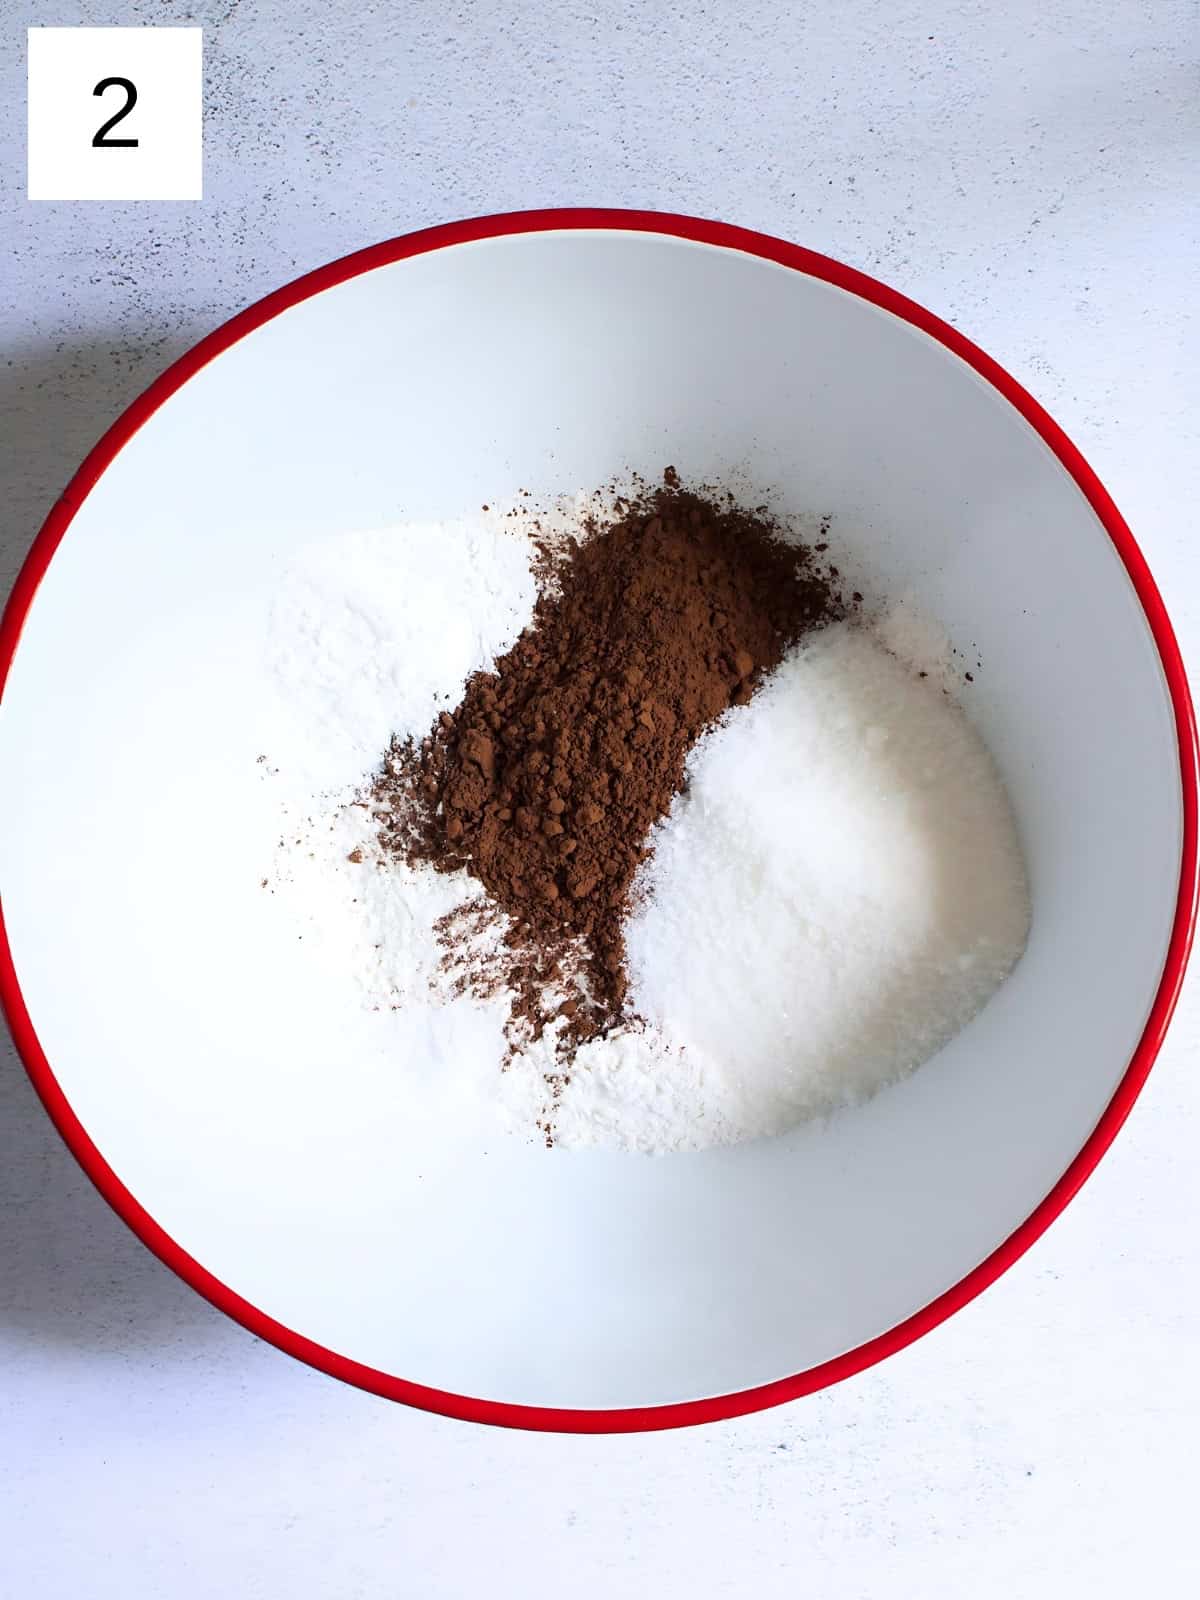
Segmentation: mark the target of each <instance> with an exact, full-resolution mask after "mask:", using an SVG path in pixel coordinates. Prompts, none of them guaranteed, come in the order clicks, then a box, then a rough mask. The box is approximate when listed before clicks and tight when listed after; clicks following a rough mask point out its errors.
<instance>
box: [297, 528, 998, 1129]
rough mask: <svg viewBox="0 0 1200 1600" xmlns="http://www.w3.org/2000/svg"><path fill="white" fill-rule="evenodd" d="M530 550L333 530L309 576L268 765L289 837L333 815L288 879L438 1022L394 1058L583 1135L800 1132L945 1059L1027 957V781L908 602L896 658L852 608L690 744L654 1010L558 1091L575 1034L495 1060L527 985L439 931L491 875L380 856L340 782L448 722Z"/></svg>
mask: <svg viewBox="0 0 1200 1600" xmlns="http://www.w3.org/2000/svg"><path fill="white" fill-rule="evenodd" d="M572 510H573V508H572V507H571V506H567V507H565V508H563V511H562V514H563V516H564V518H566V519H567V520H569V518H570V515H571V512H572ZM531 556H532V549H531V547H530V545H529V542H528V539H527V538H526V536H525V534H524V532H523V531H522V528H521V523H520V519H519V518H517V519H514V518H507V517H505V516H503V515H501V514H500V513H498V512H494V513H492V514H490V515H489V516H487V517H480V518H477V519H470V520H464V521H461V522H456V523H445V524H436V525H433V524H431V525H422V526H409V527H405V528H402V529H394V530H385V531H382V532H372V533H365V534H354V535H347V536H343V537H341V538H338V539H333V540H329V541H324V542H322V544H321V545H320V546H319V547H316V548H314V549H313V550H312V551H311V552H310V553H309V554H308V555H307V556H306V558H305V559H304V560H302V561H301V562H300V563H299V564H298V565H297V567H296V569H295V570H294V572H293V573H292V574H291V575H290V576H289V579H288V581H287V583H286V585H285V587H284V590H283V592H282V594H281V596H280V599H279V602H278V604H277V606H276V610H275V616H274V621H273V629H272V640H271V655H272V663H273V667H274V670H275V674H276V678H277V681H278V684H279V687H280V689H281V691H282V697H283V700H284V702H285V704H286V707H287V708H288V710H287V719H286V721H287V727H286V729H285V730H283V731H282V732H281V738H280V741H279V749H278V751H277V752H274V753H273V756H272V760H273V762H274V767H273V769H272V770H275V769H276V768H278V769H286V774H287V775H288V776H289V777H290V778H291V782H289V784H288V786H287V792H289V793H290V794H291V795H292V800H291V802H290V806H289V809H288V812H287V816H286V820H287V822H288V823H289V826H288V827H287V829H286V833H287V836H288V837H291V836H293V835H294V834H295V831H296V830H295V828H294V827H293V826H291V824H293V823H294V822H295V821H296V817H297V814H298V811H304V812H306V814H307V816H310V817H312V818H313V819H314V820H313V826H312V827H311V828H309V827H307V826H306V827H305V829H304V833H305V847H304V848H303V849H299V850H298V849H295V848H292V847H288V848H286V849H285V850H284V851H283V852H282V853H281V859H280V862H279V865H278V870H277V872H276V874H275V876H274V878H273V887H275V888H276V890H277V892H278V894H279V896H280V899H281V912H282V914H283V915H285V916H286V917H288V918H291V919H293V920H298V921H301V922H302V923H303V925H304V928H305V937H306V938H309V939H315V940H317V941H318V943H319V944H320V947H321V950H322V954H323V957H325V958H326V959H327V962H328V966H329V970H330V972H331V973H332V974H335V975H336V979H337V981H336V983H334V986H333V988H332V990H331V992H332V993H335V994H338V995H340V996H341V1003H343V1004H345V1005H346V1006H348V1007H354V1008H356V1009H357V1010H358V1011H359V1012H360V1013H361V1011H362V1009H363V1008H364V1007H365V1008H366V1009H367V1010H368V1011H375V1012H377V1013H378V1015H379V1019H380V1026H381V1027H383V1026H385V1025H386V1021H387V1018H388V1017H389V1016H391V1015H393V1014H394V1013H395V1012H396V1011H397V1010H400V1011H402V1012H403V1013H404V1015H405V1016H406V1017H409V1018H413V1019H416V1020H417V1021H418V1022H419V1023H420V1030H419V1031H420V1035H421V1037H422V1038H423V1039H424V1041H425V1049H426V1053H427V1056H428V1060H426V1061H424V1062H423V1063H422V1064H421V1065H420V1068H419V1071H418V1069H416V1068H414V1067H412V1065H411V1063H408V1062H407V1061H405V1062H397V1071H413V1072H414V1073H415V1074H416V1075H417V1076H419V1079H420V1082H421V1085H422V1093H425V1094H432V1095H438V1094H440V1095H442V1096H443V1097H444V1098H445V1099H446V1101H447V1103H451V1102H453V1103H455V1104H456V1105H457V1106H462V1105H463V1103H464V1100H471V1101H472V1102H475V1101H478V1102H479V1104H478V1105H477V1106H476V1107H475V1109H476V1111H478V1112H479V1114H480V1115H481V1116H483V1117H484V1118H485V1120H486V1119H487V1118H488V1117H490V1118H491V1119H492V1120H493V1122H494V1124H495V1125H496V1126H498V1127H500V1126H502V1127H504V1128H506V1129H508V1130H509V1131H515V1132H516V1133H518V1134H519V1135H522V1136H524V1137H542V1134H541V1133H540V1132H539V1129H538V1125H539V1123H545V1122H546V1120H547V1118H549V1123H550V1126H551V1128H552V1131H553V1137H554V1142H555V1144H556V1146H558V1147H560V1148H572V1147H582V1146H588V1145H593V1146H607V1147H610V1148H618V1149H628V1150H637V1151H646V1152H655V1151H666V1150H686V1149H699V1148H704V1147H706V1146H709V1145H713V1144H722V1143H729V1142H734V1141H737V1140H740V1139H746V1138H752V1137H756V1136H759V1135H764V1134H771V1133H777V1132H780V1131H782V1130H783V1129H785V1128H787V1127H789V1126H791V1125H792V1124H794V1123H795V1122H796V1121H797V1120H799V1119H800V1118H803V1117H807V1116H811V1115H814V1114H819V1113H822V1112H826V1111H829V1110H832V1109H834V1108H836V1107H837V1106H839V1105H842V1104H845V1103H847V1102H850V1101H853V1100H856V1099H859V1098H862V1097H864V1096H865V1095H868V1094H870V1093H872V1092H874V1091H875V1090H876V1089H878V1088H880V1087H882V1086H883V1085H884V1084H886V1083H888V1082H891V1081H893V1080H895V1079H896V1078H898V1077H900V1076H902V1075H903V1074H905V1073H906V1072H908V1071H910V1070H912V1068H914V1067H916V1066H917V1065H919V1064H920V1062H921V1061H923V1060H925V1059H927V1058H928V1056H929V1055H931V1054H932V1053H933V1052H934V1051H935V1050H937V1049H938V1048H939V1047H940V1046H941V1045H942V1044H944V1043H945V1042H946V1041H947V1040H948V1039H949V1038H950V1037H952V1036H953V1035H954V1034H955V1033H956V1032H958V1031H959V1029H960V1028H961V1027H963V1026H964V1025H965V1023H966V1022H968V1021H969V1020H970V1018H971V1017H972V1016H973V1015H974V1013H975V1012H976V1011H977V1010H978V1009H979V1007H980V1006H981V1005H982V1004H983V1003H984V1002H985V1001H986V999H987V998H988V996H989V995H990V994H991V992H992V991H993V990H994V989H995V988H996V986H997V985H998V984H999V983H1000V982H1001V981H1002V979H1003V978H1004V976H1005V975H1006V974H1007V972H1008V971H1009V970H1010V969H1011V967H1012V966H1013V964H1014V963H1015V961H1016V960H1017V958H1018V956H1019V954H1020V952H1021V950H1022V948H1023V946H1024V942H1025V937H1026V933H1027V930H1028V922H1029V902H1028V893H1027V888H1026V883H1025V876H1024V868H1023V863H1022V860H1021V855H1020V851H1019V848H1018V845H1017V841H1016V836H1015V830H1014V826H1013V822H1012V817H1011V813H1010V810H1009V806H1008V801H1007V797H1006V795H1005V793H1004V790H1003V788H1002V786H1001V784H1000V781H999V778H998V776H997V774H996V772H995V769H994V767H993V765H992V762H991V759H990V757H989V755H988V753H987V751H986V750H985V748H984V746H983V745H982V743H981V741H980V740H979V738H978V735H977V734H976V733H975V732H974V730H973V729H972V727H971V726H970V724H969V723H968V721H967V719H966V717H965V716H964V715H963V713H962V711H961V710H960V709H959V708H958V706H957V705H956V703H955V702H954V701H953V700H952V699H951V698H949V697H948V696H947V695H946V694H945V693H943V688H942V685H943V683H945V682H948V681H949V677H950V672H951V668H950V654H949V650H948V647H947V646H946V644H945V641H944V639H942V638H941V636H940V633H939V632H938V631H937V630H936V629H930V627H929V625H928V624H927V623H925V622H923V621H922V620H921V619H920V618H919V616H918V614H917V613H916V612H915V611H914V610H913V609H912V608H911V607H903V608H898V607H893V608H892V609H891V611H889V612H888V613H886V614H885V617H884V619H883V620H882V621H881V623H879V624H878V625H877V631H878V634H879V635H881V636H882V637H883V638H885V639H888V640H889V643H890V644H891V645H892V647H893V648H894V649H895V650H896V652H897V653H896V654H893V653H891V651H889V650H888V649H885V648H884V647H883V646H882V645H881V644H880V643H879V642H878V638H877V637H875V636H873V634H872V632H870V631H868V630H866V629H864V628H856V627H850V626H847V625H845V624H840V625H837V626H836V627H833V628H830V629H828V630H827V631H826V632H825V633H823V634H821V635H818V636H817V637H816V638H814V639H813V640H811V641H809V642H808V643H807V644H806V645H805V646H802V647H801V648H799V649H798V650H796V651H794V652H792V654H791V655H790V656H789V657H788V659H787V660H785V662H784V663H783V664H782V665H781V667H780V668H779V669H778V670H777V671H776V672H775V673H774V674H773V675H772V677H771V679H770V680H769V681H768V682H767V683H766V684H765V685H764V686H763V687H762V689H761V690H760V691H759V693H758V695H757V696H756V697H755V698H754V700H753V701H752V702H751V703H750V704H749V705H748V706H746V707H743V708H740V709H738V710H736V711H734V712H732V713H730V714H729V715H728V716H727V717H726V718H725V719H724V721H723V722H722V723H721V724H720V725H718V726H717V727H716V728H715V729H713V730H712V731H711V732H710V733H709V734H708V735H707V736H706V737H705V738H704V739H703V740H701V741H700V742H699V744H698V745H697V746H696V747H695V749H694V750H693V751H692V753H691V756H690V759H689V763H688V773H689V779H690V783H689V787H688V791H687V793H686V795H685V796H681V797H679V798H677V800H676V803H675V806H674V807H673V809H672V812H671V814H670V816H669V817H667V818H666V819H665V820H664V821H663V823H661V824H660V825H659V827H658V828H657V829H656V831H655V835H654V839H653V843H654V847H655V849H654V855H653V857H652V859H651V860H650V862H649V863H648V864H647V867H646V868H645V869H643V872H642V874H641V876H640V877H639V880H638V882H637V885H636V891H637V897H638V905H637V909H636V911H635V914H634V915H633V916H632V918H631V920H630V925H629V929H628V938H629V970H630V977H631V996H630V998H631V1002H632V1005H633V1007H634V1009H635V1010H636V1011H637V1012H638V1013H639V1014H640V1015H641V1016H642V1017H643V1018H644V1019H645V1022H644V1025H642V1026H639V1027H636V1028H631V1029H629V1030H627V1031H626V1032H624V1033H623V1034H620V1035H617V1036H613V1037H610V1038H608V1039H606V1040H601V1041H596V1042H594V1043H592V1044H589V1045H587V1046H585V1047H584V1048H583V1049H581V1050H580V1051H579V1052H578V1054H577V1056H576V1058H575V1061H574V1064H573V1067H572V1070H571V1076H570V1082H569V1084H568V1085H567V1087H566V1088H565V1090H564V1091H563V1093H562V1096H561V1098H560V1099H559V1100H558V1101H557V1102H556V1103H554V1104H553V1105H552V1106H551V1105H550V1103H549V1101H548V1098H547V1091H546V1076H547V1074H550V1073H553V1072H554V1071H555V1070H556V1065H557V1064H556V1063H555V1061H554V1058H553V1050H552V1043H551V1041H549V1040H547V1041H544V1042H543V1043H542V1044H541V1045H538V1046H534V1047H532V1048H531V1049H530V1050H529V1051H528V1052H527V1053H526V1054H525V1055H523V1056H521V1057H519V1058H518V1059H517V1060H516V1061H515V1062H513V1063H512V1064H511V1065H510V1066H509V1067H508V1069H507V1070H505V1071H504V1072H501V1070H500V1061H501V1057H502V1055H503V1050H504V1044H503V1034H502V1026H503V1020H504V1015H505V1012H506V1009H507V1006H506V1002H505V1000H504V999H503V997H500V998H498V999H496V1000H493V1001H489V1002H481V1001H477V1000H474V999H471V998H469V997H463V996H455V995H454V994H453V993H452V992H450V990H449V988H448V986H447V983H446V980H445V977H444V974H443V973H442V972H441V970H440V965H439V963H440V958H441V953H442V952H441V950H440V948H439V946H438V944H437V941H436V936H435V931H434V924H435V922H436V921H437V919H438V917H440V916H442V915H443V914H444V913H446V912H448V911H450V910H452V909H454V908H455V907H457V906H459V905H461V904H462V903H463V902H465V901H467V900H469V899H472V898H474V897H475V896H476V895H477V894H478V887H477V885H475V884H474V883H473V881H471V880H468V879H467V878H466V877H465V876H463V877H449V876H446V875H442V874H438V873H436V872H434V871H433V870H432V869H416V870H414V869H410V868H407V867H405V866H403V865H400V864H397V863H395V862H394V861H392V860H388V861H387V862H381V861H380V860H379V857H378V853H377V852H376V850H375V848H374V830H373V823H372V820H371V817H370V815H369V813H368V812H367V811H366V810H365V809H362V808H357V807H353V806H347V804H346V802H347V800H348V799H349V798H350V796H351V794H352V793H353V791H354V790H355V788H356V787H357V786H358V785H359V784H361V782H362V780H363V778H364V777H365V776H366V775H367V773H368V772H369V771H370V770H372V768H373V767H374V766H375V765H376V763H377V762H378V759H379V757H380V754H381V752H382V750H383V749H384V747H385V745H386V743H387V740H388V738H389V737H390V735H391V734H392V733H394V732H396V733H400V734H402V735H404V734H413V735H417V736H420V735H422V734H424V733H425V732H426V731H427V729H428V727H429V725H430V723H431V722H432V721H433V719H434V717H435V716H436V715H437V712H438V710H439V709H441V708H442V707H443V706H453V705H454V704H455V703H457V701H458V699H459V697H460V693H461V690H462V687H463V685H464V683H465V680H466V678H467V677H468V676H469V674H470V673H471V672H472V671H474V670H476V669H478V668H480V667H485V666H487V665H489V664H490V663H491V662H492V660H493V659H494V658H495V656H496V655H497V654H499V653H500V652H502V651H503V650H505V649H506V648H507V647H508V646H509V645H510V644H511V643H512V642H513V640H514V639H515V638H516V636H517V634H518V633H519V632H520V630H521V628H522V627H523V626H524V625H525V623H526V622H527V621H528V619H529V616H530V613H531V610H532V606H533V600H534V594H535V586H534V582H533V578H532V576H531V572H530V560H531ZM889 629H890V637H889ZM899 656H903V657H905V660H904V661H902V660H901V659H898V657H899ZM918 668H919V669H920V670H924V671H926V672H927V673H928V677H927V678H926V679H925V680H921V679H919V678H918V676H917V670H918ZM360 852H361V853H362V855H363V856H364V859H363V860H362V861H361V862H356V861H352V860H350V859H348V858H349V857H350V856H351V855H352V854H358V853H360ZM480 937H481V939H482V940H483V941H485V942H486V941H489V940H490V941H492V942H493V943H494V942H495V941H496V940H497V938H498V934H497V933H496V932H495V931H492V932H490V933H484V934H482V935H481V936H480Z"/></svg>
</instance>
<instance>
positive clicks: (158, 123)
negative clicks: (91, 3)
mask: <svg viewBox="0 0 1200 1600" xmlns="http://www.w3.org/2000/svg"><path fill="white" fill-rule="evenodd" d="M202 34H203V30H202V29H201V28H30V29H29V198H30V199H31V200H199V199H201V197H202V194H201V186H202V153H201V147H202V135H203V111H202V62H201V38H202ZM106 125H107V128H106ZM122 140H124V141H127V142H125V143H121V142H120V141H122ZM133 140H136V143H130V142H128V141H133Z"/></svg>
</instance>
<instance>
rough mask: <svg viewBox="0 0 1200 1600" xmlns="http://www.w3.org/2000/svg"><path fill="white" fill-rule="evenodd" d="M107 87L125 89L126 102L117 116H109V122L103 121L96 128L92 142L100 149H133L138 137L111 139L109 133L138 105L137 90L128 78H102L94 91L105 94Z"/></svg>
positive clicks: (94, 92)
mask: <svg viewBox="0 0 1200 1600" xmlns="http://www.w3.org/2000/svg"><path fill="white" fill-rule="evenodd" d="M106 89H124V91H125V104H124V105H123V106H122V107H121V109H120V111H118V112H117V113H116V115H115V116H112V117H109V119H108V121H107V122H104V123H101V125H100V127H98V128H97V129H96V131H95V133H94V134H93V135H92V144H93V145H94V146H95V147H96V149H98V150H117V149H122V148H123V149H126V150H130V149H133V148H134V147H136V145H137V140H136V139H110V138H108V137H107V135H108V132H109V130H110V129H111V128H115V127H116V125H117V123H118V122H120V120H121V118H122V117H127V116H128V115H129V113H130V112H131V111H132V110H133V108H134V106H135V105H137V90H136V89H135V88H134V86H133V85H132V84H131V83H130V81H129V79H128V78H101V79H100V82H99V83H98V84H97V85H96V87H95V88H94V89H93V90H92V93H93V94H103V93H104V91H105V90H106Z"/></svg>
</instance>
